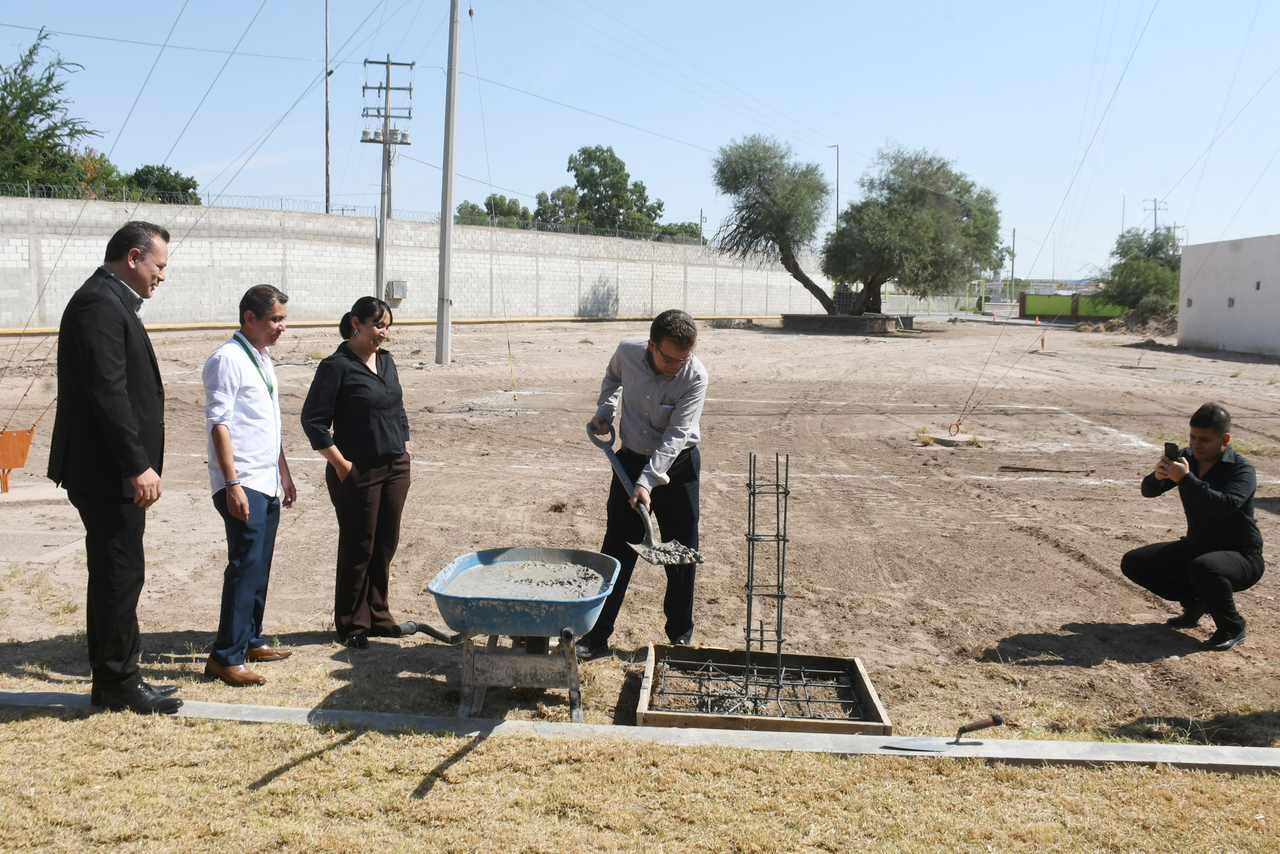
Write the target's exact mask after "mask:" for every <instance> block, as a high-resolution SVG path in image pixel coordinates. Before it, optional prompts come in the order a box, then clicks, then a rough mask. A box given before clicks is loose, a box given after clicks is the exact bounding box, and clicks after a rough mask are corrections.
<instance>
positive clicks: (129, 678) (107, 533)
mask: <svg viewBox="0 0 1280 854" xmlns="http://www.w3.org/2000/svg"><path fill="white" fill-rule="evenodd" d="M67 498H69V499H70V500H71V503H72V505H74V506H75V508H76V510H78V511H79V512H80V521H81V522H83V523H84V531H85V537H84V546H85V553H86V555H87V556H88V564H89V592H88V598H87V602H86V607H85V637H86V639H87V640H88V646H89V665H90V666H91V667H92V668H93V684H94V686H95V687H99V688H117V687H118V688H124V689H128V688H132V687H133V686H135V685H137V684H138V683H139V682H141V681H142V677H141V676H140V675H139V673H138V659H139V658H140V657H141V655H142V637H141V635H140V634H139V633H138V597H139V596H140V595H141V594H142V583H143V581H144V580H145V577H146V561H145V559H144V557H143V551H142V535H143V532H144V531H145V529H146V526H147V511H146V510H144V509H143V508H141V507H139V506H138V505H137V504H134V503H133V500H132V499H129V498H119V497H110V496H101V495H87V494H85V493H82V492H68V493H67Z"/></svg>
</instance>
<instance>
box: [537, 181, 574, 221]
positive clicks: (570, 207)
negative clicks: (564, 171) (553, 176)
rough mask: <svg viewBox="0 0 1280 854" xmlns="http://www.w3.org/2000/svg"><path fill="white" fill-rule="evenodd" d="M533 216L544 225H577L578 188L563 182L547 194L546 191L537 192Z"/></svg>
mask: <svg viewBox="0 0 1280 854" xmlns="http://www.w3.org/2000/svg"><path fill="white" fill-rule="evenodd" d="M533 218H534V220H535V221H537V222H539V223H542V224H544V225H552V226H566V225H577V224H578V188H577V187H571V186H569V185H568V184H565V185H564V186H563V187H559V188H557V189H555V190H552V191H551V193H550V194H549V195H548V194H547V193H546V192H542V193H538V198H537V209H536V210H534V212H533Z"/></svg>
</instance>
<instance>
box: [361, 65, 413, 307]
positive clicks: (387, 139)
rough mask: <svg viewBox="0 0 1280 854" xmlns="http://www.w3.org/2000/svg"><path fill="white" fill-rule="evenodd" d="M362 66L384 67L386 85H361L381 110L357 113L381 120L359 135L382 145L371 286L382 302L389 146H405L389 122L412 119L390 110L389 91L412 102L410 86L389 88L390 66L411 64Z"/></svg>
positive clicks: (403, 135)
mask: <svg viewBox="0 0 1280 854" xmlns="http://www.w3.org/2000/svg"><path fill="white" fill-rule="evenodd" d="M364 64H365V66H366V67H368V66H370V65H385V66H386V69H387V81H386V83H385V84H384V83H379V84H378V85H377V86H370V85H369V84H367V83H366V84H365V85H364V87H363V88H362V89H361V94H364V93H366V92H368V91H369V90H370V89H372V90H374V91H375V92H377V93H378V94H379V95H382V97H383V105H382V106H381V107H365V108H364V110H363V111H362V112H361V116H363V117H364V118H366V119H369V118H374V119H382V127H380V128H378V129H377V130H376V131H374V132H373V133H372V134H371V133H370V132H369V128H368V127H365V129H364V133H363V134H361V137H360V141H361V142H368V143H372V144H374V145H381V146H382V194H381V198H380V201H379V205H378V244H377V247H378V256H377V257H378V260H377V263H376V265H375V269H376V272H375V275H376V276H377V281H376V282H375V283H374V286H373V295H374V296H376V297H377V298H378V299H386V287H387V222H388V220H390V219H391V146H393V145H408V144H409V131H407V130H400V129H399V128H395V127H392V126H391V119H393V118H397V119H406V120H408V119H412V118H413V107H412V106H409V107H397V108H396V110H395V111H393V110H392V108H391V93H392V92H408V93H409V100H410V101H412V100H413V86H392V85H391V67H392V66H393V65H394V66H399V67H401V68H413V66H414V63H412V62H392V61H391V54H387V58H386V61H383V60H380V59H366V60H365V61H364Z"/></svg>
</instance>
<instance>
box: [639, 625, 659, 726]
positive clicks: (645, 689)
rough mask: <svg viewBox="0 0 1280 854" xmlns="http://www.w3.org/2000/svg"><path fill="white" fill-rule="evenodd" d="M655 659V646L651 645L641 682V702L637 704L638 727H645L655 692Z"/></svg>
mask: <svg viewBox="0 0 1280 854" xmlns="http://www.w3.org/2000/svg"><path fill="white" fill-rule="evenodd" d="M656 660H657V659H656V658H655V653H654V648H653V644H649V654H648V655H647V656H646V657H645V660H644V677H643V678H642V679H641V680H640V700H639V702H637V703H636V726H644V725H645V723H644V716H645V715H646V714H647V713H648V711H649V697H650V694H651V692H652V690H653V665H654V662H655V661H656Z"/></svg>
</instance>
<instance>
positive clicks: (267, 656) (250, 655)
mask: <svg viewBox="0 0 1280 854" xmlns="http://www.w3.org/2000/svg"><path fill="white" fill-rule="evenodd" d="M291 655H293V650H291V649H285V648H284V647H282V646H251V647H249V649H247V650H246V651H245V654H244V657H245V658H246V659H247V660H249V661H279V660H280V659H282V658H288V657H289V656H291Z"/></svg>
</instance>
